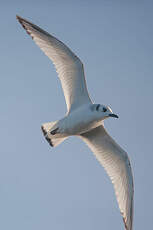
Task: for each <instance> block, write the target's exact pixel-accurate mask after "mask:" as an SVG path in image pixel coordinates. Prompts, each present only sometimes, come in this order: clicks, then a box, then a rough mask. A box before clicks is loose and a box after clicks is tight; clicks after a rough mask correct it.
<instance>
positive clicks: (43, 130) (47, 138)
mask: <svg viewBox="0 0 153 230" xmlns="http://www.w3.org/2000/svg"><path fill="white" fill-rule="evenodd" d="M41 130H42V132H43V134H44V136H45V138H46V140H47V141H48V143H49V144H50V146H51V147H54V145H53V143H52V140H51V138H49V137H48V136H47V132H46V130H45V129H44V127H43V126H41Z"/></svg>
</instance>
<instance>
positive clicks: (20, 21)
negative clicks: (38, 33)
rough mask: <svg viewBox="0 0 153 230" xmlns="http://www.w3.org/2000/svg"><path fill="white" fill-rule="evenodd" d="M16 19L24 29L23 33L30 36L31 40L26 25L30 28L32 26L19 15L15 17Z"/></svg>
mask: <svg viewBox="0 0 153 230" xmlns="http://www.w3.org/2000/svg"><path fill="white" fill-rule="evenodd" d="M16 19H17V20H18V22H19V23H20V24H21V25H22V27H23V28H24V29H25V31H26V32H27V34H28V35H30V36H31V38H32V39H33V36H32V34H31V33H30V31H29V30H28V27H27V26H26V24H28V25H31V26H32V24H31V23H30V22H28V21H27V20H26V19H24V18H22V17H20V16H19V15H16Z"/></svg>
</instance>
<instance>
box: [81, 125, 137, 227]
mask: <svg viewBox="0 0 153 230" xmlns="http://www.w3.org/2000/svg"><path fill="white" fill-rule="evenodd" d="M81 138H82V139H83V140H84V141H85V142H86V143H87V145H88V146H89V147H90V148H91V150H92V151H93V153H94V154H95V156H96V158H97V160H98V161H99V162H100V163H101V164H102V165H103V167H104V168H105V170H106V172H107V174H108V175H109V177H110V179H111V181H112V183H113V186H114V189H115V194H116V197H117V201H118V205H119V208H120V211H121V214H122V216H123V220H124V224H125V228H126V230H132V222H133V194H134V188H133V176H132V171H131V165H130V161H129V158H128V155H127V153H126V152H125V151H124V150H123V149H122V148H121V147H120V146H119V145H118V144H117V143H116V142H115V141H114V140H113V139H112V138H111V137H110V136H109V135H108V133H107V132H106V130H105V129H104V127H103V126H99V127H98V128H95V129H93V130H91V131H89V132H87V133H84V134H82V135H81Z"/></svg>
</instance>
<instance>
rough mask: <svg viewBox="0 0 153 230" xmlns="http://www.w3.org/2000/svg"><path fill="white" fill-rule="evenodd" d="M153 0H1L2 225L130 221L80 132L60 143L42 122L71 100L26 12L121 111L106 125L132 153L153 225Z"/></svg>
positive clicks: (88, 225) (145, 217) (96, 93)
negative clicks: (27, 25)
mask: <svg viewBox="0 0 153 230" xmlns="http://www.w3.org/2000/svg"><path fill="white" fill-rule="evenodd" d="M152 12H153V2H152V1H148V0H145V1H138V0H134V1H131V0H130V1H124V0H123V1H121V0H116V1H113V0H108V1H106V0H102V1H98V0H97V1H87V0H86V1H81V0H77V1H65V0H63V1H59V0H56V1H52V0H50V1H49V0H48V1H47V0H43V1H42V0H41V1H40V0H37V1H34V0H29V1H17V0H14V1H7V0H6V1H1V7H0V19H1V20H0V28H1V32H0V34H1V35H0V41H1V45H0V47H1V48H0V63H1V65H0V66H1V67H0V76H1V77H0V80H1V83H0V106H1V115H0V127H1V129H0V130H1V131H0V138H1V145H0V229H2V230H10V229H11V230H21V229H22V230H27V229H28V230H42V229H43V230H50V229H53V230H72V229H73V230H78V229H79V230H85V229H88V230H93V229H94V230H96V229H97V230H98V229H107V230H112V229H118V230H119V229H123V228H124V227H123V222H122V218H121V215H120V212H119V209H118V206H117V202H116V198H115V195H114V190H113V186H112V184H111V182H110V180H109V178H108V176H107V175H106V173H105V171H104V169H103V168H102V167H101V166H100V165H99V163H98V162H97V161H96V159H95V157H94V156H93V154H92V152H91V151H90V149H89V148H88V147H87V146H86V145H85V144H84V143H83V142H82V141H81V140H80V139H77V138H74V137H71V138H69V139H68V140H66V141H64V142H63V143H62V144H61V145H59V146H58V147H57V148H51V147H50V146H49V145H48V143H47V142H46V140H45V139H44V137H43V135H42V133H41V130H40V126H41V124H42V123H44V122H48V121H54V120H57V119H59V118H62V117H63V116H64V114H65V112H66V105H65V100H64V96H63V92H62V89H61V85H60V84H59V80H58V78H57V74H56V72H55V69H54V67H53V65H52V63H51V62H50V60H49V59H48V58H47V57H45V55H44V54H43V53H42V51H40V49H39V48H38V47H37V46H36V45H35V44H34V42H33V41H32V39H31V38H30V37H29V36H28V35H27V34H26V33H25V31H24V30H23V28H22V27H21V25H20V24H19V23H18V22H17V21H16V18H15V15H16V14H19V15H20V16H22V17H25V18H27V19H29V20H31V21H32V22H34V23H35V24H37V25H39V26H41V27H42V28H44V29H45V30H47V31H48V32H50V33H52V34H53V35H54V36H56V37H57V38H59V39H60V40H62V41H63V42H64V43H66V44H67V45H68V46H69V47H70V48H71V49H72V50H73V51H74V52H75V53H76V54H77V55H78V56H79V57H80V59H81V60H82V62H83V63H84V67H85V74H86V80H87V86H88V90H89V93H90V95H91V98H92V100H93V102H96V103H101V104H106V105H109V106H111V108H112V110H113V112H114V113H116V114H118V115H119V119H117V120H115V119H108V120H107V121H105V127H106V128H107V130H108V131H109V133H110V134H111V135H112V136H113V137H114V139H115V140H116V141H117V142H118V143H119V144H120V145H121V146H122V147H123V148H124V149H125V150H126V151H127V152H128V154H129V157H130V159H131V164H132V168H133V174H134V185H135V198H134V201H135V212H134V229H152V226H153V211H152V205H153V198H152V194H153V178H152V176H153V131H152V130H153V13H152Z"/></svg>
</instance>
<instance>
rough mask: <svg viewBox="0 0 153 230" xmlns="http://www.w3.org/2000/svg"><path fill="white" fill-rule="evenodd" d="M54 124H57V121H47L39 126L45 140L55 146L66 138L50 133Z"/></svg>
mask: <svg viewBox="0 0 153 230" xmlns="http://www.w3.org/2000/svg"><path fill="white" fill-rule="evenodd" d="M56 124H57V121H55V122H48V123H45V124H43V125H42V126H41V129H42V132H43V134H44V136H45V138H46V140H47V141H48V143H49V144H50V145H51V146H52V147H56V146H57V145H59V144H60V143H61V142H63V141H64V140H65V139H66V137H62V138H60V137H56V136H55V135H52V134H51V130H54V128H56Z"/></svg>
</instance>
